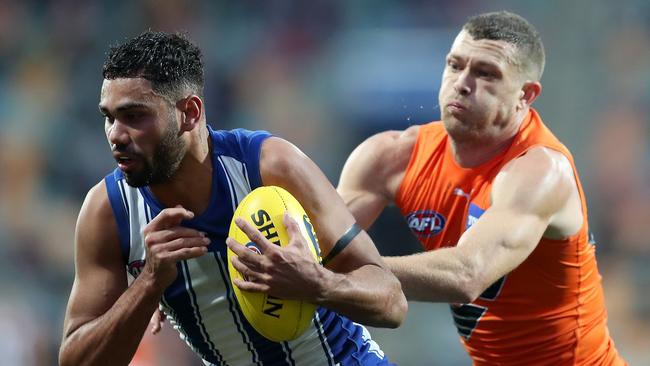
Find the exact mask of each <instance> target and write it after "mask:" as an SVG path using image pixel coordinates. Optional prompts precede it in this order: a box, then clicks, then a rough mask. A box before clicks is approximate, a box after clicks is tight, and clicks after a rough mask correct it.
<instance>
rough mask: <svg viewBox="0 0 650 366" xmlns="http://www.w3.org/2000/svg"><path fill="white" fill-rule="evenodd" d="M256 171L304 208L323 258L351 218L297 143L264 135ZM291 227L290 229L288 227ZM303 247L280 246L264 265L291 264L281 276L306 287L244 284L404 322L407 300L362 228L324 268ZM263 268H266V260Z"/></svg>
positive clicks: (368, 318) (368, 319)
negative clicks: (292, 196)
mask: <svg viewBox="0 0 650 366" xmlns="http://www.w3.org/2000/svg"><path fill="white" fill-rule="evenodd" d="M260 172H261V175H262V181H263V183H264V185H276V186H280V187H283V188H285V189H286V190H287V191H289V192H290V193H291V194H292V195H294V196H295V197H296V199H297V200H298V201H299V202H300V203H301V205H302V206H303V207H304V208H305V211H306V212H307V214H308V215H309V217H310V218H311V220H312V223H313V225H314V228H315V231H316V233H317V235H318V240H319V244H320V246H321V253H323V257H325V256H327V254H328V253H329V252H330V250H331V249H332V247H333V245H334V243H335V242H336V241H337V240H339V238H340V237H341V236H342V235H343V234H344V233H345V232H346V231H347V230H348V228H350V227H351V226H352V224H354V222H355V219H354V217H353V216H352V215H351V214H350V212H349V211H348V209H347V208H346V207H345V204H344V203H343V201H342V200H341V198H340V197H339V196H338V195H337V193H336V190H335V189H334V187H332V185H331V184H330V183H329V181H328V180H327V178H326V177H325V175H324V174H323V173H322V172H321V170H320V169H319V168H318V167H317V166H316V164H314V163H313V162H312V161H311V160H310V159H309V158H308V157H307V156H306V155H305V154H303V153H302V152H301V151H300V150H298V148H296V147H295V146H293V145H291V144H290V143H288V142H287V141H285V140H282V139H280V138H277V137H271V138H269V139H267V140H266V141H265V142H264V144H263V146H262V156H261V160H260ZM290 225H291V224H290ZM290 225H289V226H290ZM289 231H290V233H291V231H292V230H291V227H289ZM294 232H295V231H294ZM294 237H295V236H294ZM231 247H232V246H231ZM296 248H300V246H296ZM303 249H305V250H295V251H287V250H283V251H282V256H274V258H272V259H273V264H272V265H274V266H275V267H274V269H272V270H267V274H268V273H270V272H272V271H281V267H282V268H287V270H289V269H293V270H292V272H291V273H290V274H289V273H285V274H284V275H283V276H279V277H287V276H288V277H290V278H292V279H293V281H292V282H293V283H304V284H305V285H304V286H300V287H301V288H297V287H298V286H293V287H292V288H291V287H290V286H287V285H286V284H284V285H281V284H280V283H279V282H273V280H272V279H269V278H267V277H266V279H265V277H264V275H263V274H260V275H256V276H255V277H256V278H258V279H262V280H263V281H264V282H265V283H264V284H260V283H257V281H256V283H255V284H251V287H246V288H247V289H249V290H250V289H257V290H260V291H265V292H269V293H271V294H277V295H279V296H283V297H287V296H289V297H292V298H301V299H303V300H307V301H310V302H314V303H317V304H319V305H323V306H325V307H327V308H330V309H332V310H335V311H337V312H339V313H341V314H344V315H346V316H348V317H350V318H351V319H352V320H355V321H358V322H361V323H365V324H368V325H372V326H382V327H396V326H398V325H399V324H400V323H401V322H402V320H403V319H404V317H405V315H406V308H407V303H406V299H405V297H404V294H403V292H402V290H401V287H400V283H399V281H398V280H397V279H396V278H395V276H394V275H393V274H392V273H391V272H390V270H389V269H388V268H387V267H386V264H385V263H384V262H383V260H382V259H381V256H380V255H379V253H378V252H377V249H376V248H375V246H374V244H373V243H372V241H371V240H370V237H369V236H368V235H367V234H366V233H365V232H364V231H362V232H361V233H359V234H358V235H357V236H356V237H355V238H354V239H353V240H352V241H351V242H350V244H349V245H348V246H347V247H346V248H345V249H344V250H343V251H342V252H340V253H339V254H338V255H337V256H335V257H334V258H333V259H332V260H331V261H330V262H329V263H328V264H327V267H323V266H318V265H309V264H308V262H311V263H312V264H313V260H311V259H310V260H309V261H304V260H303V259H304V258H302V257H308V256H309V257H310V256H311V254H310V253H309V251H308V250H306V247H305V248H303ZM264 256H265V257H266V253H265V254H264ZM239 262H241V261H239ZM287 263H291V264H287ZM301 263H304V264H301ZM265 268H267V269H268V268H269V264H268V263H266V264H265ZM252 269H254V268H252ZM262 285H269V286H270V287H263V286H262Z"/></svg>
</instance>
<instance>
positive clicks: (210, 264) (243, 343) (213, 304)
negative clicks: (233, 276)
mask: <svg viewBox="0 0 650 366" xmlns="http://www.w3.org/2000/svg"><path fill="white" fill-rule="evenodd" d="M215 262H216V263H215ZM186 263H187V269H188V271H187V273H186V276H187V277H189V278H191V282H192V290H193V292H194V295H195V299H194V300H195V302H196V309H197V310H198V311H199V312H200V314H201V319H202V323H203V326H204V327H205V332H206V335H207V337H209V339H210V340H211V342H212V343H214V344H215V345H219V352H220V354H221V357H222V360H223V363H224V364H228V365H250V364H251V363H252V364H258V365H259V364H260V362H259V355H258V354H257V352H256V350H255V348H254V347H253V344H252V342H251V340H250V339H249V337H248V335H247V334H246V332H244V331H243V330H242V329H243V327H242V322H241V319H239V313H238V312H237V311H236V310H235V309H233V308H232V306H231V304H234V301H236V300H234V298H231V299H230V301H228V297H230V296H232V295H231V293H232V290H230V291H228V289H227V288H226V286H228V284H227V283H226V281H227V279H226V278H224V276H223V275H222V273H221V270H223V271H227V267H226V266H225V264H224V262H223V260H222V259H221V256H220V255H219V253H217V256H216V258H215V256H212V255H209V254H207V255H203V256H201V257H198V258H194V259H190V260H188V261H186ZM223 273H225V272H223ZM194 305H195V304H193V306H194ZM236 335H239V337H238V336H236Z"/></svg>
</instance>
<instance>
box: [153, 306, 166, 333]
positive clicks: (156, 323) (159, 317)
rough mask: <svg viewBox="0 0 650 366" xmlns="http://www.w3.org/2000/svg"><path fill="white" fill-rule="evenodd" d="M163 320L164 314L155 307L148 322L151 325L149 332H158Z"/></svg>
mask: <svg viewBox="0 0 650 366" xmlns="http://www.w3.org/2000/svg"><path fill="white" fill-rule="evenodd" d="M164 322H165V314H163V312H162V310H160V309H156V311H154V312H153V315H152V316H151V320H150V321H149V324H150V325H151V334H154V335H155V334H158V333H159V332H160V330H161V329H162V326H163V323H164Z"/></svg>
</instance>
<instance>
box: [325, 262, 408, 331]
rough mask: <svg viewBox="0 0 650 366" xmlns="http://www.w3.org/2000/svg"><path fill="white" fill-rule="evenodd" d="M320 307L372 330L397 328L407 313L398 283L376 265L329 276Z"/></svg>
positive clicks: (333, 273) (329, 273)
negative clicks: (376, 328) (372, 328)
mask: <svg viewBox="0 0 650 366" xmlns="http://www.w3.org/2000/svg"><path fill="white" fill-rule="evenodd" d="M321 283H323V284H325V286H324V288H323V291H322V295H321V297H320V298H319V299H318V301H317V303H318V304H319V305H322V306H325V307H327V308H329V309H332V310H334V311H336V312H338V313H340V314H342V315H345V316H347V317H349V318H350V319H352V320H354V321H356V322H359V323H363V324H366V325H370V326H374V327H385V328H396V327H398V326H399V325H400V324H401V323H402V321H403V320H404V317H405V316H406V311H407V306H408V305H407V302H406V298H405V297H404V294H403V292H402V289H401V286H400V283H399V281H397V279H396V278H395V277H394V276H392V275H391V274H390V273H388V272H387V270H386V269H384V268H381V267H379V266H376V265H365V266H362V267H361V268H358V269H356V270H354V271H352V272H348V273H335V272H330V271H328V275H327V276H326V278H324V279H323V281H322V282H321Z"/></svg>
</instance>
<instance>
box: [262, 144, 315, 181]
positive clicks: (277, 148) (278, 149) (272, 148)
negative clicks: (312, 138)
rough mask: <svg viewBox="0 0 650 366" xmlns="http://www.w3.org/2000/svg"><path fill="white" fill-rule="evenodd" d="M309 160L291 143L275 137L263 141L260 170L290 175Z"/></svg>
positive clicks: (309, 160)
mask: <svg viewBox="0 0 650 366" xmlns="http://www.w3.org/2000/svg"><path fill="white" fill-rule="evenodd" d="M304 162H311V159H309V157H308V156H307V155H306V154H305V153H303V152H302V151H301V150H300V149H299V148H298V147H297V146H295V145H294V144H292V143H291V142H289V141H287V140H285V139H283V138H280V137H276V136H269V138H267V139H265V140H264V142H263V143H262V146H261V151H260V170H264V171H267V172H269V171H270V172H278V173H280V172H283V171H284V172H287V173H290V172H291V171H292V170H294V169H295V168H297V167H299V166H300V165H301V164H302V163H304Z"/></svg>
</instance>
